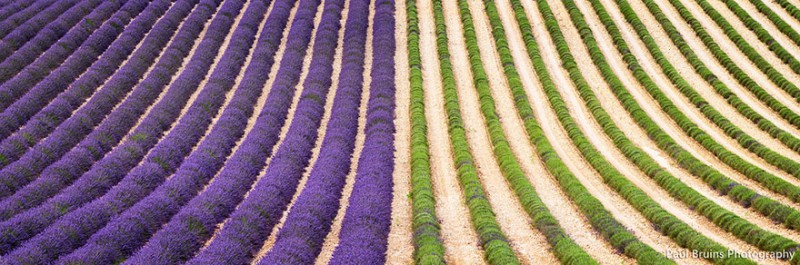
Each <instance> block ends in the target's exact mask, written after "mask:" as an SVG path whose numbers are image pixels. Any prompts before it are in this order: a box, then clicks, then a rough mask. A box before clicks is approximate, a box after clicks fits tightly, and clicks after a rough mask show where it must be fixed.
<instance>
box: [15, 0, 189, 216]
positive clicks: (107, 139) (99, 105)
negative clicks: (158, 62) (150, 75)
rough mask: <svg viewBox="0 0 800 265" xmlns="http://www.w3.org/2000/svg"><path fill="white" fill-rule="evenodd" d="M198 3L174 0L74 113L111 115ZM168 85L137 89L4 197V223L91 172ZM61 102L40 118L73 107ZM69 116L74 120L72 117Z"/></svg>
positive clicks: (90, 116) (51, 115) (54, 114)
mask: <svg viewBox="0 0 800 265" xmlns="http://www.w3.org/2000/svg"><path fill="white" fill-rule="evenodd" d="M197 2H198V1H197V0H186V1H179V2H176V3H174V4H173V6H172V8H170V9H169V11H168V12H167V14H166V15H165V16H164V17H162V18H161V19H160V20H159V21H158V23H156V24H155V26H154V27H153V30H152V31H151V32H150V33H149V34H148V35H147V38H146V39H145V40H144V42H143V43H142V44H141V46H140V47H139V48H138V49H137V50H136V52H135V53H134V54H133V55H131V58H130V59H129V60H128V62H127V63H126V64H125V66H123V67H122V68H121V69H120V70H119V71H117V72H116V73H114V77H112V78H111V80H110V81H108V82H106V83H105V84H104V85H103V88H102V89H101V90H100V91H99V92H97V94H96V95H95V96H94V97H92V100H90V101H89V103H87V104H86V105H85V106H83V107H82V108H81V110H80V111H78V113H77V114H76V115H74V116H73V117H85V118H86V119H91V118H92V117H102V116H105V115H106V114H108V113H107V112H108V111H111V108H112V107H114V105H112V103H113V104H116V103H117V102H118V101H120V100H121V99H122V98H123V96H124V94H123V93H127V92H128V91H129V90H130V89H131V87H133V86H134V85H136V84H137V83H138V82H139V79H140V78H141V77H142V76H143V75H144V73H145V71H147V69H148V68H149V67H150V65H151V64H153V62H154V61H155V59H156V57H158V55H159V54H160V53H161V51H162V49H163V48H164V46H166V44H167V42H168V41H169V40H170V38H171V37H172V35H173V33H175V32H176V29H177V27H178V26H179V25H180V24H181V22H182V21H183V19H184V18H186V16H187V15H189V12H190V11H191V10H192V8H193V7H194V6H195V5H196V4H197ZM163 89H164V86H157V87H153V86H148V85H143V86H136V89H135V90H134V91H133V92H132V93H131V94H130V95H129V96H128V97H127V98H125V101H124V102H122V104H121V105H119V106H117V107H116V108H114V111H113V112H112V113H111V114H109V115H108V117H107V118H106V119H105V120H103V122H102V123H101V124H100V125H99V126H97V127H95V128H94V129H93V130H92V131H91V133H90V134H89V135H88V136H87V137H86V138H85V139H83V140H82V141H81V142H80V143H79V144H78V145H77V147H75V148H72V150H70V151H69V152H68V153H67V154H66V155H64V156H63V157H62V158H61V159H59V160H58V161H57V162H56V163H54V164H52V165H50V166H49V167H47V168H46V169H45V170H44V171H43V172H42V173H41V174H40V176H39V177H38V178H36V180H34V181H33V182H31V183H29V184H28V185H26V186H25V187H23V188H22V189H20V190H18V191H17V192H16V193H14V195H12V196H11V197H8V198H6V199H4V200H2V201H0V221H2V220H6V219H8V218H10V217H11V216H13V215H14V214H16V213H18V212H19V211H21V210H24V209H27V208H29V207H32V206H35V205H38V204H39V203H41V202H42V201H44V200H45V199H47V198H49V197H50V196H53V195H55V194H56V193H57V192H58V191H59V190H61V189H63V188H64V187H65V186H66V185H69V184H70V183H71V182H72V181H73V180H75V179H76V178H77V177H78V176H81V174H83V173H84V172H86V170H88V169H89V168H90V167H91V166H92V164H93V163H95V162H96V161H97V160H99V159H101V158H103V156H104V155H105V154H106V153H108V152H109V151H110V150H111V148H113V147H114V146H115V145H117V144H118V143H119V141H120V140H122V138H123V136H125V134H126V133H127V132H128V130H130V129H131V127H133V126H134V125H135V123H136V121H137V120H138V119H139V117H140V116H141V115H142V114H144V111H145V109H146V108H147V106H150V105H151V104H153V102H154V101H155V100H156V98H157V97H158V95H159V94H160V93H161V90H163ZM95 101H98V102H95ZM56 102H57V101H54V102H53V103H51V104H50V106H48V108H49V107H55V109H54V111H47V110H48V109H47V108H46V109H45V111H43V112H44V115H42V119H41V120H45V119H46V117H59V116H56V115H58V114H59V113H54V112H56V111H57V110H59V109H69V108H70V107H71V106H64V105H63V104H61V105H58V104H54V103H56ZM84 110H89V111H86V112H89V113H86V112H84ZM100 111H105V112H100ZM39 114H42V112H40V113H39ZM39 114H37V116H39ZM45 115H46V116H45ZM64 115H67V116H65V117H64V118H66V117H69V116H68V115H69V113H68V112H67V113H65V114H64ZM34 118H36V117H34ZM70 119H72V118H71V117H70ZM29 124H30V122H29ZM59 129H61V128H59ZM23 131H24V130H23ZM39 131H43V129H39ZM30 135H33V134H30ZM76 137H77V136H76Z"/></svg>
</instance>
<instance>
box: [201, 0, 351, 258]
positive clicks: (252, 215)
mask: <svg viewBox="0 0 800 265" xmlns="http://www.w3.org/2000/svg"><path fill="white" fill-rule="evenodd" d="M343 2H344V1H343V0H327V1H325V3H324V7H323V10H324V11H323V13H322V18H321V21H320V24H319V28H318V29H317V32H316V33H315V34H316V35H315V41H314V47H313V54H312V57H311V64H310V66H309V69H308V75H307V76H306V79H305V80H304V83H303V91H302V93H301V94H300V101H299V102H298V104H297V109H296V110H295V115H294V117H293V118H292V123H291V125H289V130H288V131H287V133H286V135H285V136H284V139H283V143H282V144H281V145H280V147H278V150H277V151H276V153H275V155H274V156H273V157H272V159H271V162H270V164H269V166H267V169H266V172H265V173H264V175H263V176H262V177H261V180H260V181H258V183H257V184H256V186H255V188H254V189H253V190H252V191H251V192H250V193H249V195H248V196H247V198H245V200H244V201H243V202H242V203H241V204H240V205H239V207H238V208H237V209H236V210H235V211H234V212H233V214H232V215H231V216H230V218H229V219H228V221H227V222H226V223H225V225H224V226H223V228H222V229H221V230H220V232H219V234H218V235H217V236H216V237H214V238H213V239H212V241H211V243H210V244H209V245H208V247H206V248H205V249H203V250H202V251H201V252H200V253H199V254H198V255H197V256H196V257H195V258H193V259H192V260H190V261H189V262H188V264H242V263H246V262H248V261H249V260H251V259H252V258H253V254H254V253H256V252H257V251H258V249H259V248H260V246H261V245H262V244H263V241H264V239H265V238H266V237H267V236H268V235H269V232H270V231H271V230H272V227H273V226H274V225H275V223H277V221H278V219H279V218H280V216H281V212H283V210H284V209H285V208H286V207H287V206H288V204H289V201H290V200H291V198H292V195H293V194H294V191H295V190H296V188H297V184H298V182H299V180H300V178H301V177H302V175H303V171H304V169H305V167H306V166H307V165H308V161H309V159H310V158H311V149H312V148H313V147H314V144H315V143H316V139H317V130H318V129H319V126H320V123H321V119H322V116H323V114H324V112H325V102H326V101H327V100H328V99H327V94H328V90H329V89H330V86H331V73H332V71H333V58H334V55H335V53H336V51H335V50H336V46H337V45H338V35H339V29H340V27H341V25H340V24H341V22H340V19H341V12H342V6H343ZM316 4H317V5H319V4H318V2H317V3H316ZM294 26H300V25H293V26H292V27H294Z"/></svg>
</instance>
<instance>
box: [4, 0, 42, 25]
mask: <svg viewBox="0 0 800 265" xmlns="http://www.w3.org/2000/svg"><path fill="white" fill-rule="evenodd" d="M33 3H36V1H13V0H6V1H3V4H4V5H2V9H0V22H2V21H4V20H5V19H6V18H8V17H10V16H11V15H14V14H16V13H18V12H20V11H22V10H24V9H25V8H27V7H29V6H30V5H32V4H33Z"/></svg>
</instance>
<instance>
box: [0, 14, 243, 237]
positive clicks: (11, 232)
mask: <svg viewBox="0 0 800 265" xmlns="http://www.w3.org/2000/svg"><path fill="white" fill-rule="evenodd" d="M218 2H219V1H217V0H205V1H204V3H201V4H200V6H201V7H202V6H207V7H210V8H208V9H205V8H204V9H200V10H201V13H200V14H202V15H201V16H200V18H201V20H200V21H198V22H200V23H196V24H187V25H192V26H195V27H189V26H187V28H184V29H186V31H185V32H182V33H186V34H189V36H186V37H188V38H186V39H189V40H191V39H192V38H196V36H197V35H196V34H198V32H199V31H200V29H198V28H202V21H203V20H207V19H208V17H209V16H210V14H209V13H213V10H215V9H216V6H217V4H218ZM243 5H244V4H243V3H242V2H241V1H229V2H226V3H225V4H224V5H223V6H222V7H221V8H220V10H219V12H217V16H215V17H214V20H213V21H212V22H211V24H210V25H209V27H208V28H207V29H206V31H207V32H206V34H205V37H204V39H203V40H202V41H201V42H200V44H199V46H198V47H197V50H196V51H195V53H194V56H193V57H192V59H191V60H190V61H189V63H188V64H187V65H186V67H185V68H187V69H191V70H187V71H183V72H181V74H180V75H179V76H178V77H177V79H176V80H175V81H174V82H172V85H171V86H170V89H169V91H168V93H167V95H165V97H164V100H161V101H160V102H159V104H157V105H156V106H155V107H154V108H153V109H152V111H150V113H149V114H148V116H147V117H145V119H144V120H143V121H142V123H141V124H140V125H139V126H138V128H137V129H136V130H135V131H134V132H133V133H131V134H129V135H128V139H127V141H125V143H124V144H123V145H122V146H119V147H118V148H116V150H115V151H114V152H112V153H111V154H109V155H107V157H106V158H104V159H103V160H101V161H99V162H98V163H96V164H95V165H94V166H93V167H92V169H91V170H89V171H88V172H86V173H84V174H83V176H81V178H80V179H78V180H77V181H76V182H75V183H74V184H73V185H71V186H70V187H69V188H68V189H66V190H64V191H63V192H62V193H61V194H59V195H58V196H56V197H54V198H52V199H50V200H48V201H47V202H46V203H45V204H43V205H41V206H39V207H37V208H34V209H30V210H28V211H26V212H24V213H21V214H19V215H17V216H15V217H14V218H12V219H9V220H7V221H5V222H2V223H0V227H2V229H0V230H2V231H3V233H0V246H2V247H0V249H6V250H7V251H8V250H11V249H12V248H13V247H15V246H17V245H19V244H21V243H22V241H24V240H27V239H28V238H31V237H33V236H35V235H37V234H39V233H40V232H42V231H43V230H45V229H48V226H50V225H51V224H53V223H54V222H57V224H61V225H66V226H71V225H74V224H76V223H75V222H71V220H69V219H70V218H74V219H77V220H81V221H85V222H88V223H90V224H91V223H92V222H105V221H104V220H107V219H108V218H109V217H105V219H102V220H99V218H100V217H102V216H104V215H111V214H114V213H115V212H114V211H121V209H116V208H117V207H129V206H130V205H132V204H133V203H135V201H129V200H130V199H131V198H130V195H136V196H144V194H145V193H146V191H149V190H152V189H155V186H151V182H152V183H153V184H152V185H155V184H157V183H159V180H158V177H164V176H163V174H166V173H163V171H164V168H161V167H160V166H159V164H161V165H164V166H165V167H169V166H171V165H172V166H177V165H175V164H174V163H175V162H172V161H171V160H165V159H164V158H171V159H172V160H174V159H181V158H182V157H176V156H179V155H180V154H175V155H174V156H171V155H170V153H171V152H173V151H175V152H177V151H180V150H186V149H188V148H191V147H192V144H189V145H190V146H189V147H186V146H185V145H186V144H183V143H182V142H181V139H180V138H181V137H184V136H186V137H188V136H195V135H197V134H198V133H194V132H193V130H194V129H193V128H192V126H193V125H194V124H191V123H192V122H190V121H192V119H191V118H185V119H183V118H182V119H181V121H178V124H177V125H176V126H174V128H172V129H170V130H169V134H168V135H167V137H165V138H164V139H159V138H160V135H162V134H163V133H164V131H165V130H167V129H169V128H170V127H172V124H173V122H174V120H175V119H177V117H178V115H179V114H180V109H181V108H183V105H185V104H186V103H187V101H188V99H189V96H190V95H191V94H192V91H193V90H195V89H197V87H198V85H199V84H200V82H201V80H203V79H204V78H205V76H206V74H207V72H208V70H209V68H210V67H211V64H212V63H213V61H214V57H215V56H216V54H217V51H219V50H220V46H221V45H222V43H223V41H224V39H225V37H226V36H228V32H229V31H230V27H231V25H232V24H233V21H234V18H235V17H234V16H236V15H237V14H238V13H239V12H240V9H241V8H242V6H243ZM203 13H205V14H203ZM223 14H224V15H223ZM182 31H183V30H182ZM192 34H194V35H192ZM190 43H191V42H190ZM190 46H191V44H190V45H189V47H183V49H181V48H179V47H176V48H177V49H176V50H174V51H176V52H178V51H187V52H188V50H189V48H190ZM209 55H212V56H209ZM165 66H166V65H165ZM171 66H173V67H175V68H177V67H178V66H180V62H178V65H171ZM159 70H160V71H159V72H161V73H162V74H163V73H164V72H162V71H164V70H167V69H164V68H161V69H159ZM151 80H152V81H154V82H164V84H166V83H168V82H170V80H169V79H168V78H167V80H161V78H159V77H154V78H153V79H151ZM220 96H221V95H219V93H216V94H214V93H211V92H209V91H207V90H202V91H200V94H199V95H198V96H197V99H195V101H194V102H193V103H192V106H191V107H189V109H188V110H187V114H188V113H189V112H201V111H203V110H202V109H204V108H205V107H204V105H203V104H206V103H207V101H208V100H209V98H214V97H220ZM209 119H210V118H209ZM194 120H197V119H196V118H194ZM184 123H187V124H184ZM193 123H197V121H195V122H193ZM182 124H183V125H182ZM197 137H199V136H195V138H197ZM159 140H161V142H159ZM156 142H158V144H157V145H156ZM153 145H156V146H155V148H154V149H152V150H150V148H151V147H152V146H153ZM178 148H182V149H178ZM148 150H149V151H148ZM148 152H149V154H148ZM187 152H188V151H187ZM145 154H147V159H148V161H147V163H144V164H143V165H142V166H139V167H138V168H137V169H135V170H134V172H130V171H131V169H132V168H133V167H134V166H137V165H139V164H140V163H141V162H142V160H141V159H142V158H143V157H144V156H145ZM166 162H172V163H173V164H166ZM167 169H168V168H167ZM129 172H130V173H131V174H133V175H131V176H128V173H129ZM145 173H147V174H145ZM149 173H153V174H149ZM156 173H158V175H156ZM123 177H124V178H123ZM145 180H147V181H145ZM120 181H121V182H120ZM162 181H163V180H162ZM140 185H147V186H140ZM112 186H113V187H114V189H111V188H112ZM136 188H138V189H139V190H136V191H138V192H136V193H134V192H132V191H133V190H134V189H136ZM109 189H111V190H110V191H109ZM142 189H144V191H142ZM107 191H108V192H107ZM104 194H105V195H104ZM100 196H102V197H101V198H98V197H100ZM92 200H94V201H93V202H92V203H91V204H89V205H84V204H85V203H88V202H90V201H92ZM81 206H83V207H81ZM73 210H74V211H73ZM71 211H72V212H71ZM103 211H105V213H104V212H103ZM85 214H92V216H93V217H94V218H98V219H92V218H82V217H83V215H85ZM63 215H67V216H66V217H64V218H61V219H62V220H59V217H61V216H63ZM74 228H75V227H73V229H74ZM50 230H51V231H50V232H49V233H60V231H59V229H57V228H52V229H50ZM76 247H77V246H76Z"/></svg>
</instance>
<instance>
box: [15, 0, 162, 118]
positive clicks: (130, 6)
mask: <svg viewBox="0 0 800 265" xmlns="http://www.w3.org/2000/svg"><path fill="white" fill-rule="evenodd" d="M115 2H116V1H115ZM148 3H149V1H130V2H126V3H125V5H124V6H123V7H122V10H120V11H119V12H117V13H115V14H114V16H112V17H111V18H110V19H108V20H107V21H105V22H103V23H102V25H100V22H102V21H95V20H93V19H92V18H85V19H84V20H83V21H84V22H83V23H81V26H80V27H73V30H75V29H78V30H81V31H84V33H86V34H73V35H72V36H69V37H70V38H68V39H66V40H65V39H64V38H62V40H60V41H59V43H58V45H53V46H51V48H50V49H48V51H47V53H45V54H44V55H43V56H42V57H40V58H37V59H36V61H35V62H34V64H33V65H28V66H27V67H25V69H24V70H23V71H22V72H20V73H18V74H17V75H15V76H13V78H11V79H9V80H8V81H6V82H5V83H3V84H2V85H0V109H3V116H7V117H5V118H2V119H1V120H2V122H0V124H2V123H5V122H8V120H10V119H11V118H14V119H20V120H23V121H24V120H26V119H27V118H28V117H30V115H33V114H34V113H36V112H37V111H39V110H40V109H41V107H43V106H44V105H45V104H46V103H47V102H48V101H50V100H51V99H52V98H53V97H55V96H56V95H57V94H58V93H59V92H60V91H61V90H63V89H66V88H67V86H69V84H70V83H72V81H73V80H75V78H77V77H78V75H80V74H81V73H83V72H84V71H85V70H86V69H87V68H89V66H91V65H92V63H94V62H95V61H96V60H97V58H98V57H99V56H100V54H102V53H103V52H104V51H105V50H106V49H107V48H108V46H109V45H110V44H111V42H113V41H114V40H115V39H116V38H117V36H119V34H120V33H121V32H122V30H123V27H124V26H125V25H127V24H128V22H130V21H131V19H132V18H133V17H134V16H136V15H137V14H139V12H141V11H142V9H144V8H145V7H146V6H147V4H148ZM97 15H99V16H101V18H106V17H107V16H108V15H110V14H97ZM68 35H69V34H68ZM84 40H85V41H84ZM53 48H56V49H55V50H54V49H53ZM58 48H60V49H58ZM67 56H69V58H67ZM64 60H66V61H64ZM53 69H55V70H53ZM51 71H52V72H51ZM23 95H24V96H23ZM20 97H21V98H20ZM12 103H13V104H12ZM9 104H10V106H9ZM17 112H20V113H17ZM26 115H28V116H26Z"/></svg>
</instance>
